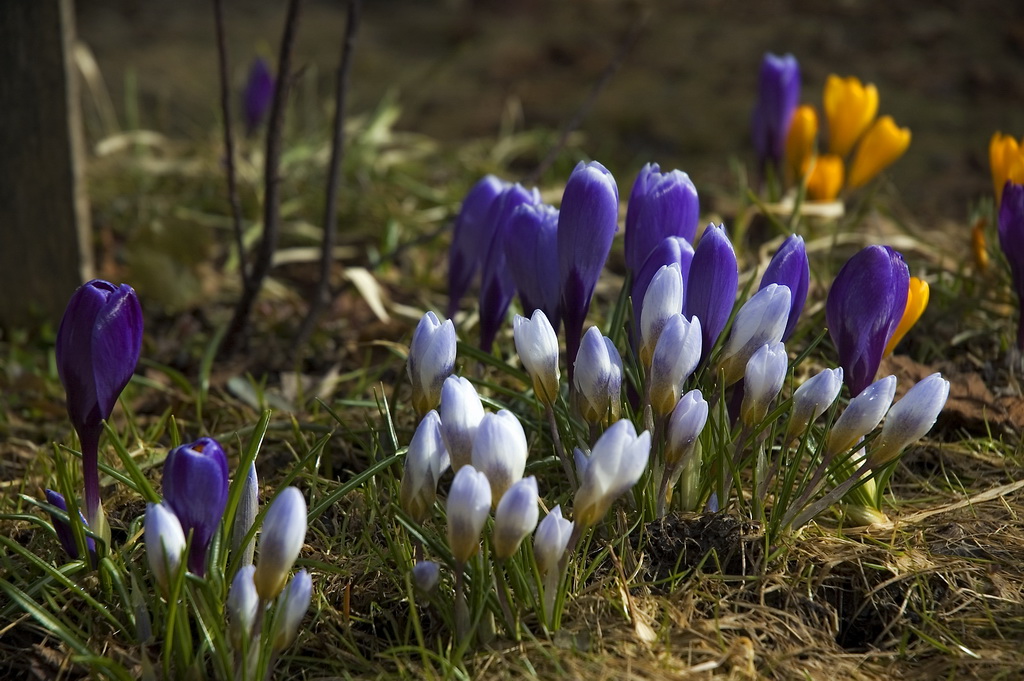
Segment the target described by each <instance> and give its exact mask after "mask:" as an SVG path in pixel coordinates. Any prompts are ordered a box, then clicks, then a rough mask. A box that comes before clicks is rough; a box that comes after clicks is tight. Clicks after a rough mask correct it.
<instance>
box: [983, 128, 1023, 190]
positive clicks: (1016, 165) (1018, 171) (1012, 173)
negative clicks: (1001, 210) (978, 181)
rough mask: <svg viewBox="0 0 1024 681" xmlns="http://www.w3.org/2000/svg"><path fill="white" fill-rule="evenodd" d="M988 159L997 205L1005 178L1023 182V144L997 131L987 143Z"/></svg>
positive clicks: (1018, 182)
mask: <svg viewBox="0 0 1024 681" xmlns="http://www.w3.org/2000/svg"><path fill="white" fill-rule="evenodd" d="M988 159H989V163H990V165H991V167H992V189H993V190H994V191H995V195H996V205H999V203H1000V202H1001V201H1002V199H1003V187H1005V186H1006V181H1007V180H1010V181H1011V182H1013V183H1014V184H1024V146H1022V145H1021V144H1019V143H1018V142H1017V140H1015V139H1014V138H1013V135H1004V134H1003V133H1001V132H997V133H995V134H994V135H992V139H991V140H990V141H989V143H988Z"/></svg>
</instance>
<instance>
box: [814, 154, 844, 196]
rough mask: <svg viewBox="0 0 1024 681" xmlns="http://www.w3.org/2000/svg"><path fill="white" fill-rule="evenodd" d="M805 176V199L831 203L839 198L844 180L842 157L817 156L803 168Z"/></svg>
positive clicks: (831, 155)
mask: <svg viewBox="0 0 1024 681" xmlns="http://www.w3.org/2000/svg"><path fill="white" fill-rule="evenodd" d="M804 174H805V175H807V198H808V199H810V200H811V201H833V200H835V198H836V197H837V196H839V191H840V190H841V189H842V188H843V182H844V181H845V178H846V168H845V166H843V157H842V156H837V155H836V154H819V155H818V156H817V157H816V158H814V159H811V160H810V161H808V162H807V165H806V166H805V167H804Z"/></svg>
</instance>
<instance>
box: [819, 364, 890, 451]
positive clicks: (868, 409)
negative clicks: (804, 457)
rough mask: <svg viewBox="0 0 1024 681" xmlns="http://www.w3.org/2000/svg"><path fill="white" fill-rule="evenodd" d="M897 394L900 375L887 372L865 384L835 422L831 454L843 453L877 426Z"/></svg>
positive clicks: (828, 446)
mask: <svg viewBox="0 0 1024 681" xmlns="http://www.w3.org/2000/svg"><path fill="white" fill-rule="evenodd" d="M895 395H896V377H895V376H886V377H885V378H881V379H879V380H877V381H875V382H874V383H872V384H871V385H869V386H868V387H866V388H864V390H862V391H861V392H860V393H859V394H858V395H857V396H856V397H854V398H853V399H852V400H850V404H848V405H847V407H846V410H845V411H844V412H843V413H842V415H841V416H840V417H839V418H838V419H836V422H835V423H834V424H832V430H830V431H829V434H828V442H826V444H825V451H826V456H827V457H829V458H830V457H833V456H835V455H836V454H841V453H842V452H845V451H846V450H847V449H849V448H850V447H852V446H853V445H854V444H856V443H857V441H858V440H860V439H861V438H862V437H864V436H865V435H867V434H868V433H869V432H871V430H872V429H874V427H875V426H877V425H878V424H879V423H880V422H881V420H882V417H883V416H885V412H886V411H888V410H889V405H891V404H892V398H893V396H895Z"/></svg>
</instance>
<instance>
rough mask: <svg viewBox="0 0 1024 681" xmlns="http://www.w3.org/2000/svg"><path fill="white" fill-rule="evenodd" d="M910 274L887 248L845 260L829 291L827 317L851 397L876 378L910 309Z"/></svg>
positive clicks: (900, 258) (872, 249) (864, 251)
mask: <svg viewBox="0 0 1024 681" xmlns="http://www.w3.org/2000/svg"><path fill="white" fill-rule="evenodd" d="M909 285H910V270H909V269H907V264H906V263H905V262H903V256H901V255H900V254H899V252H897V251H895V250H893V249H892V248H889V247H888V246H868V247H867V248H864V249H862V250H861V251H860V252H858V253H857V254H855V255H854V256H853V257H852V258H850V259H849V260H848V261H846V264H845V265H843V267H842V269H840V270H839V274H837V275H836V278H835V281H833V282H832V289H831V290H830V291H829V293H828V301H827V302H826V304H825V319H826V321H827V323H828V332H829V335H831V336H832V342H833V343H834V344H835V346H836V351H837V352H838V353H839V364H840V366H842V367H843V378H844V380H845V381H846V385H847V386H849V388H850V394H851V395H857V394H859V393H860V391H861V390H863V389H864V388H865V387H866V386H867V385H868V384H869V383H871V382H872V381H874V380H875V373H877V371H878V365H879V363H880V362H881V361H882V353H883V351H884V350H885V346H886V345H887V344H888V342H889V338H891V337H892V334H893V332H894V331H895V330H896V327H897V325H898V324H899V321H900V318H901V317H902V315H903V310H904V309H905V308H906V306H907V291H908V289H909Z"/></svg>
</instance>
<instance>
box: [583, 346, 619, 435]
mask: <svg viewBox="0 0 1024 681" xmlns="http://www.w3.org/2000/svg"><path fill="white" fill-rule="evenodd" d="M574 366H575V369H576V374H575V376H574V377H573V382H574V383H575V385H576V392H577V395H578V396H579V409H580V415H581V416H583V418H584V420H586V421H587V423H594V424H597V423H608V422H609V421H614V420H616V419H618V418H619V409H620V408H621V400H622V397H621V391H622V358H621V357H619V351H618V350H617V349H616V348H615V344H614V343H612V339H611V338H608V337H607V336H602V335H601V331H600V330H599V329H598V328H597V327H596V326H592V327H590V328H589V329H587V333H586V334H584V336H583V342H582V343H581V344H580V350H579V353H578V354H577V355H576V363H575V365H574Z"/></svg>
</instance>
